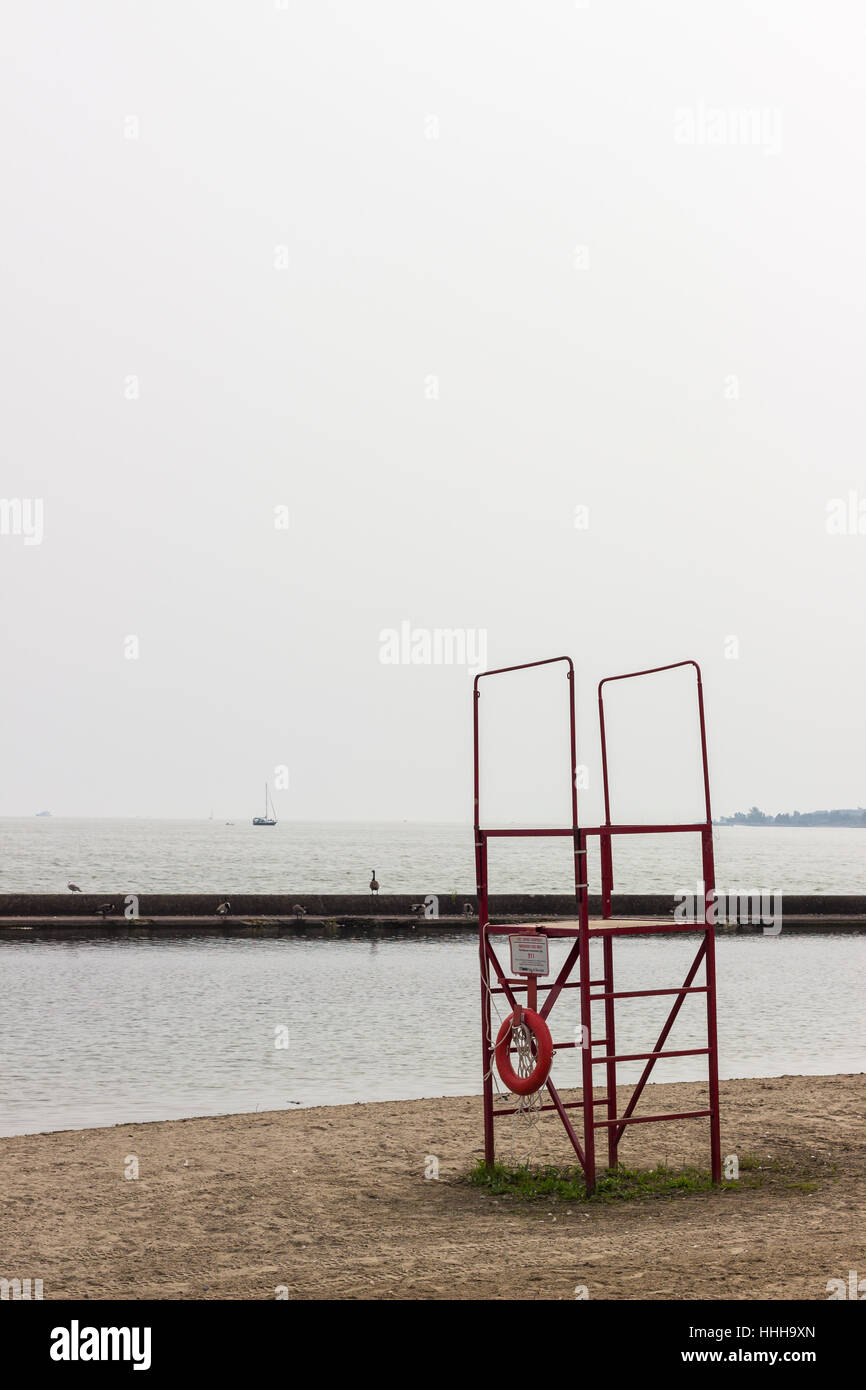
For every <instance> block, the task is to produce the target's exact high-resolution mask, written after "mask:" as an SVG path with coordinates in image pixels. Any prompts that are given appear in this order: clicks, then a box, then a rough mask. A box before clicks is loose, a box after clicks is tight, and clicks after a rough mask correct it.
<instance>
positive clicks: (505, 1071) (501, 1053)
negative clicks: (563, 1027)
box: [495, 1009, 553, 1096]
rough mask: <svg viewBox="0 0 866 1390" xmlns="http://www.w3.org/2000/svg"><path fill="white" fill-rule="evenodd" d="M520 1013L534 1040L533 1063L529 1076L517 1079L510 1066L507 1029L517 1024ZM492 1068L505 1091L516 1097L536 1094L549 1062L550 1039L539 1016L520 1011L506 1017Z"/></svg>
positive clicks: (551, 1051) (548, 1067) (523, 1010)
mask: <svg viewBox="0 0 866 1390" xmlns="http://www.w3.org/2000/svg"><path fill="white" fill-rule="evenodd" d="M520 1014H522V1015H523V1022H524V1023H525V1024H526V1026H527V1028H528V1029H529V1031H530V1033H531V1034H532V1036H533V1038H534V1040H535V1055H536V1063H535V1066H534V1067H533V1069H532V1071H531V1072H530V1074H529V1076H518V1075H517V1072H516V1071H515V1070H514V1068H513V1067H512V1065H511V1057H510V1055H509V1054H510V1052H511V1030H512V1028H513V1027H514V1025H515V1024H516V1023H519V1022H520ZM495 1055H496V1069H497V1071H498V1072H499V1075H500V1076H501V1077H502V1080H503V1082H504V1083H505V1085H506V1086H507V1087H508V1089H509V1091H514V1093H515V1095H518V1096H529V1095H531V1094H532V1092H533V1091H540V1090H541V1087H542V1086H543V1085H544V1083H545V1081H546V1080H547V1077H548V1074H549V1072H550V1068H551V1065H552V1063H553V1039H552V1038H551V1036H550V1029H549V1028H548V1026H547V1024H546V1023H545V1021H544V1019H543V1018H542V1017H541V1015H540V1014H537V1013H535V1012H534V1011H533V1010H532V1009H521V1010H520V1011H519V1013H513V1014H509V1016H508V1018H506V1020H505V1022H504V1023H503V1025H502V1027H501V1028H500V1029H499V1034H498V1036H497V1039H496V1048H495Z"/></svg>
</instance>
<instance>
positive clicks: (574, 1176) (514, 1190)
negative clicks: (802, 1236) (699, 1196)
mask: <svg viewBox="0 0 866 1390" xmlns="http://www.w3.org/2000/svg"><path fill="white" fill-rule="evenodd" d="M469 1182H470V1183H471V1184H472V1186H473V1187H477V1188H479V1189H481V1190H482V1191H484V1192H487V1193H489V1194H490V1195H491V1196H494V1197H512V1198H516V1199H518V1200H520V1201H535V1200H540V1199H544V1200H546V1201H550V1200H551V1199H553V1200H561V1201H566V1202H618V1201H634V1200H635V1199H641V1198H658V1197H668V1198H671V1197H675V1196H678V1195H680V1194H681V1193H684V1192H710V1191H712V1190H713V1183H712V1179H711V1177H710V1174H709V1172H707V1171H705V1170H704V1169H701V1168H688V1167H687V1168H679V1169H676V1168H668V1167H667V1166H666V1165H665V1164H662V1163H660V1164H659V1165H658V1167H656V1168H624V1167H619V1168H612V1169H607V1170H602V1171H601V1172H600V1173H599V1174H598V1176H597V1178H596V1186H595V1192H594V1193H593V1195H592V1196H591V1197H590V1196H588V1195H587V1191H586V1182H585V1181H584V1176H583V1171H582V1169H581V1168H580V1167H578V1166H577V1165H575V1166H573V1167H568V1168H557V1167H554V1166H552V1165H550V1164H543V1165H538V1166H533V1165H531V1164H518V1165H516V1166H514V1167H509V1166H508V1165H507V1164H504V1163H496V1164H494V1165H493V1167H492V1168H491V1169H488V1168H487V1167H486V1165H485V1163H484V1161H483V1159H479V1160H478V1162H477V1163H476V1164H475V1167H474V1168H473V1169H472V1170H471V1172H470V1173H469ZM759 1183H760V1178H759V1177H757V1176H755V1177H751V1176H750V1178H749V1180H748V1181H747V1182H744V1181H743V1179H742V1177H741V1178H740V1180H739V1182H724V1181H723V1182H722V1183H721V1189H724V1190H727V1191H732V1190H736V1189H738V1188H742V1187H744V1186H749V1187H754V1186H758V1185H759Z"/></svg>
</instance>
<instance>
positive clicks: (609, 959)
mask: <svg viewBox="0 0 866 1390" xmlns="http://www.w3.org/2000/svg"><path fill="white" fill-rule="evenodd" d="M559 662H565V664H566V666H567V672H566V677H567V680H568V684H569V692H568V705H569V736H570V755H571V825H569V826H561V827H552V828H546V829H536V828H527V829H495V828H493V829H491V828H482V825H481V813H480V771H481V770H480V757H479V705H480V700H481V692H480V689H479V684H480V682H481V681H482V680H485V679H487V678H488V677H490V676H502V675H507V674H509V673H510V672H513V671H526V670H530V669H531V668H534V667H538V666H551V665H556V664H557V663H559ZM681 666H693V667H694V668H695V673H696V676H697V691H698V717H699V721H700V732H701V757H702V763H703V776H704V802H705V812H706V819H705V820H703V821H699V822H697V823H689V824H680V825H616V824H614V823H613V822H612V821H611V818H610V788H609V783H608V768H607V742H606V735H605V725H604V696H603V689H604V686H605V685H607V684H608V683H609V682H610V681H614V680H632V679H635V678H637V677H639V676H652V675H657V674H658V673H659V672H660V671H673V670H676V669H677V668H678V667H681ZM598 708H599V729H600V734H601V761H602V775H603V779H604V824H603V825H601V826H583V827H581V826H580V825H579V823H578V806H577V726H576V721H575V701H574V663H573V662H572V660H571V658H570V657H568V656H555V657H549V658H548V659H547V660H545V661H527V662H523V663H522V664H521V665H518V666H503V667H500V668H499V669H498V670H495V671H482V672H481V673H480V674H479V675H477V676H476V677H475V681H474V686H473V735H474V740H473V741H474V780H475V876H476V888H477V893H478V949H479V962H480V968H481V1037H482V1061H483V1078H484V1092H483V1096H484V1156H485V1161H486V1162H487V1164H488V1166H489V1165H491V1164H492V1163H493V1161H494V1157H495V1138H494V1122H495V1120H496V1119H497V1118H498V1117H499V1116H501V1115H511V1114H514V1107H509V1108H507V1109H502V1108H500V1109H499V1110H494V1106H493V1100H494V1097H493V1066H494V1058H493V1038H492V1033H491V1002H492V997H493V995H494V994H502V995H504V996H505V999H506V1001H507V1003H508V1004H509V1006H510V1008H511V1009H512V1010H514V1009H516V1008H518V1007H519V1003H518V996H519V995H521V994H525V995H526V1003H527V1006H528V1007H529V1008H531V1009H537V1010H538V1012H539V1013H540V1014H541V1016H542V1018H544V1019H546V1020H547V1019H548V1018H549V1015H550V1013H551V1010H552V1009H553V1007H554V1005H555V1003H556V1001H557V999H558V998H559V996H560V994H561V992H562V990H564V989H578V990H579V991H580V1018H581V1037H582V1048H581V1052H582V1070H581V1076H582V1097H583V1098H582V1099H581V1100H579V1101H563V1100H562V1098H561V1096H560V1095H559V1092H558V1091H557V1088H556V1087H555V1086H554V1084H553V1082H552V1081H551V1080H550V1078H549V1077H548V1079H547V1081H546V1083H545V1085H546V1089H547V1091H548V1093H549V1096H550V1101H551V1103H550V1104H545V1105H542V1106H541V1110H542V1111H547V1110H555V1111H556V1112H557V1114H558V1115H559V1118H560V1120H561V1121H562V1124H563V1126H564V1128H565V1131H566V1133H567V1135H568V1138H569V1140H570V1142H571V1145H572V1148H573V1149H574V1151H575V1153H576V1155H577V1158H578V1161H579V1163H580V1165H581V1167H582V1168H583V1171H584V1174H585V1177H586V1187H587V1191H588V1192H593V1191H594V1190H595V1183H596V1160H595V1138H596V1130H598V1129H601V1130H606V1131H607V1158H608V1166H609V1167H612V1168H613V1167H616V1164H617V1162H618V1149H619V1144H620V1141H621V1139H622V1136H623V1132H624V1130H625V1127H626V1125H631V1124H649V1123H652V1122H657V1121H662V1120H687V1119H709V1121H710V1162H711V1168H712V1177H713V1182H720V1181H721V1176H722V1171H721V1170H722V1159H721V1142H720V1136H719V1066H718V1042H717V1023H716V965H715V913H714V912H713V911H712V910H710V911H705V913H704V921H703V922H700V923H687V924H684V923H675V922H629V923H625V924H622V925H619V926H617V925H610V918H611V916H612V893H613V851H612V839H613V836H614V835H647V834H670V833H673V834H681V833H683V832H689V831H691V832H694V833H696V834H700V836H701V855H702V861H703V877H704V893H705V905H706V906H708V907H710V906H711V905H712V903H713V894H714V891H715V868H714V861H713V830H712V815H711V811H710V780H709V770H708V763H707V735H706V724H705V719H704V701H703V691H702V687H701V671H700V667H699V666H698V664H697V662H696V661H676V662H673V663H671V664H670V665H668V666H655V667H652V668H651V669H649V670H646V671H628V672H626V673H625V674H624V675H621V676H606V677H605V679H604V680H602V681H600V682H599V686H598ZM590 835H598V837H599V846H600V851H601V878H602V922H601V923H600V924H599V923H597V922H596V923H592V922H590V918H589V883H588V875H587V869H586V864H587V839H588V837H589V836H590ZM504 836H521V837H527V836H529V837H540V838H541V837H543V838H547V837H550V836H570V837H571V839H572V842H573V845H574V888H575V899H576V905H577V924H576V926H568V925H560V926H538V925H534V926H533V925H530V926H525V925H521V926H520V927H519V928H517V927H515V926H514V925H511V926H497V925H495V924H492V923H491V922H490V920H489V899H488V882H487V842H488V840H489V839H491V838H496V837H504ZM517 930H519V931H520V932H521V933H527V932H540V933H543V934H545V935H546V936H548V937H551V938H554V937H566V938H573V945H572V947H571V950H570V951H569V953H568V955H567V957H566V960H565V963H564V964H563V965H562V966H561V968H560V970H559V972H558V974H557V975H556V977H555V978H554V979H553V980H552V981H551V982H550V983H545V982H543V981H542V980H536V979H534V978H529V979H528V980H518V979H512V978H510V977H509V975H508V973H507V972H506V970H505V968H504V966H503V964H502V963H501V961H500V960H499V957H498V955H497V953H496V948H495V938H496V937H497V936H503V935H508V934H510V933H512V932H515V931H517ZM683 931H686V932H696V931H697V932H700V933H701V936H702V940H701V943H700V946H699V947H698V951H697V954H696V956H695V958H694V961H693V962H692V965H691V967H690V969H689V972H688V974H687V975H686V978H685V980H684V981H683V984H682V985H681V986H680V987H679V988H674V989H642V990H624V991H618V990H615V989H614V979H613V943H614V940H615V938H616V937H618V936H645V935H668V934H670V933H674V932H683ZM594 937H597V938H599V939H600V940H601V942H602V978H601V979H597V980H593V979H591V978H590V975H591V972H590V953H589V944H590V940H591V939H592V938H594ZM702 963H703V965H704V981H705V982H704V984H702V985H696V984H694V983H693V981H694V979H695V976H696V975H697V973H698V970H699V968H700V966H701V964H702ZM575 966H577V967H578V970H579V978H578V979H577V980H572V979H571V974H572V971H573V970H574V968H575ZM491 967H492V971H493V975H494V976H495V979H496V980H497V981H498V983H497V984H494V983H492V979H493V976H491ZM599 988H600V990H601V992H600V993H599V992H595V993H593V991H598V990H599ZM539 990H544V991H546V997H545V999H544V1002H543V1003H542V1004H541V1005H540V1007H539V1005H538V1002H537V1000H538V991H539ZM689 994H705V995H706V1006H707V1045H706V1047H698V1048H680V1049H676V1050H667V1051H666V1050H665V1049H664V1044H665V1041H666V1040H667V1037H668V1034H669V1033H670V1031H671V1028H672V1027H673V1025H674V1021H675V1020H676V1017H677V1015H678V1013H679V1011H680V1008H681V1006H682V1003H683V1000H684V999H685V998H686V996H687V995H689ZM653 995H674V996H675V998H674V1001H673V1004H672V1006H671V1010H670V1013H669V1015H668V1018H667V1021H666V1023H665V1025H664V1027H663V1028H662V1030H661V1032H660V1034H659V1036H658V1038H657V1039H656V1042H655V1045H654V1046H653V1048H652V1050H651V1051H650V1052H638V1053H624V1054H618V1053H617V1051H616V1001H617V999H631V998H638V997H641V998H645V997H649V996H653ZM596 1002H600V1003H603V1004H604V1019H605V1026H604V1037H603V1038H597V1039H594V1038H593V1036H592V1004H593V1003H596ZM576 1046H577V1043H574V1042H560V1043H555V1048H556V1050H557V1051H562V1050H564V1049H566V1048H570V1047H576ZM599 1047H603V1048H604V1053H603V1055H601V1056H594V1055H593V1048H599ZM699 1055H701V1056H703V1055H705V1056H706V1057H707V1059H708V1074H709V1102H710V1103H709V1108H708V1109H706V1110H690V1111H683V1112H680V1113H677V1114H666V1115H635V1114H634V1110H635V1108H636V1106H637V1103H638V1101H639V1099H640V1097H641V1094H642V1092H643V1089H644V1087H645V1086H646V1083H647V1081H648V1080H649V1077H650V1075H651V1073H652V1070H653V1067H654V1066H655V1064H656V1062H657V1061H658V1059H659V1058H660V1057H687V1056H699ZM638 1060H639V1061H645V1062H646V1066H645V1067H644V1069H643V1072H642V1074H641V1076H640V1079H639V1080H638V1082H637V1085H636V1086H635V1089H634V1092H633V1094H632V1097H631V1100H630V1101H629V1102H628V1105H627V1106H626V1108H625V1110H624V1111H623V1113H622V1115H618V1114H617V1103H616V1067H617V1063H618V1062H626V1061H638ZM597 1066H603V1067H604V1068H605V1083H606V1085H605V1090H606V1094H605V1095H604V1096H602V1097H596V1096H595V1095H594V1091H593V1067H597ZM598 1107H603V1108H604V1113H605V1114H606V1118H604V1119H597V1118H596V1109H597V1108H598ZM569 1110H583V1144H582V1145H581V1143H580V1140H579V1138H578V1135H577V1133H576V1132H575V1129H574V1126H573V1125H572V1124H571V1121H570V1120H569V1118H568V1113H567V1112H568V1111H569Z"/></svg>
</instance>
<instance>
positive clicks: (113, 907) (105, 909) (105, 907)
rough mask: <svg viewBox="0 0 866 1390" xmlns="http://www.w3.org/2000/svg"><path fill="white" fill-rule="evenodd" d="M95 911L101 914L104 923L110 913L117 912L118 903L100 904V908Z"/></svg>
mask: <svg viewBox="0 0 866 1390" xmlns="http://www.w3.org/2000/svg"><path fill="white" fill-rule="evenodd" d="M95 911H96V912H98V913H99V915H100V917H101V918H102V920H103V922H104V921H105V919H106V917H107V916H108V914H109V912H116V911H117V903H100V904H99V907H97V908H96V909H95Z"/></svg>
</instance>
